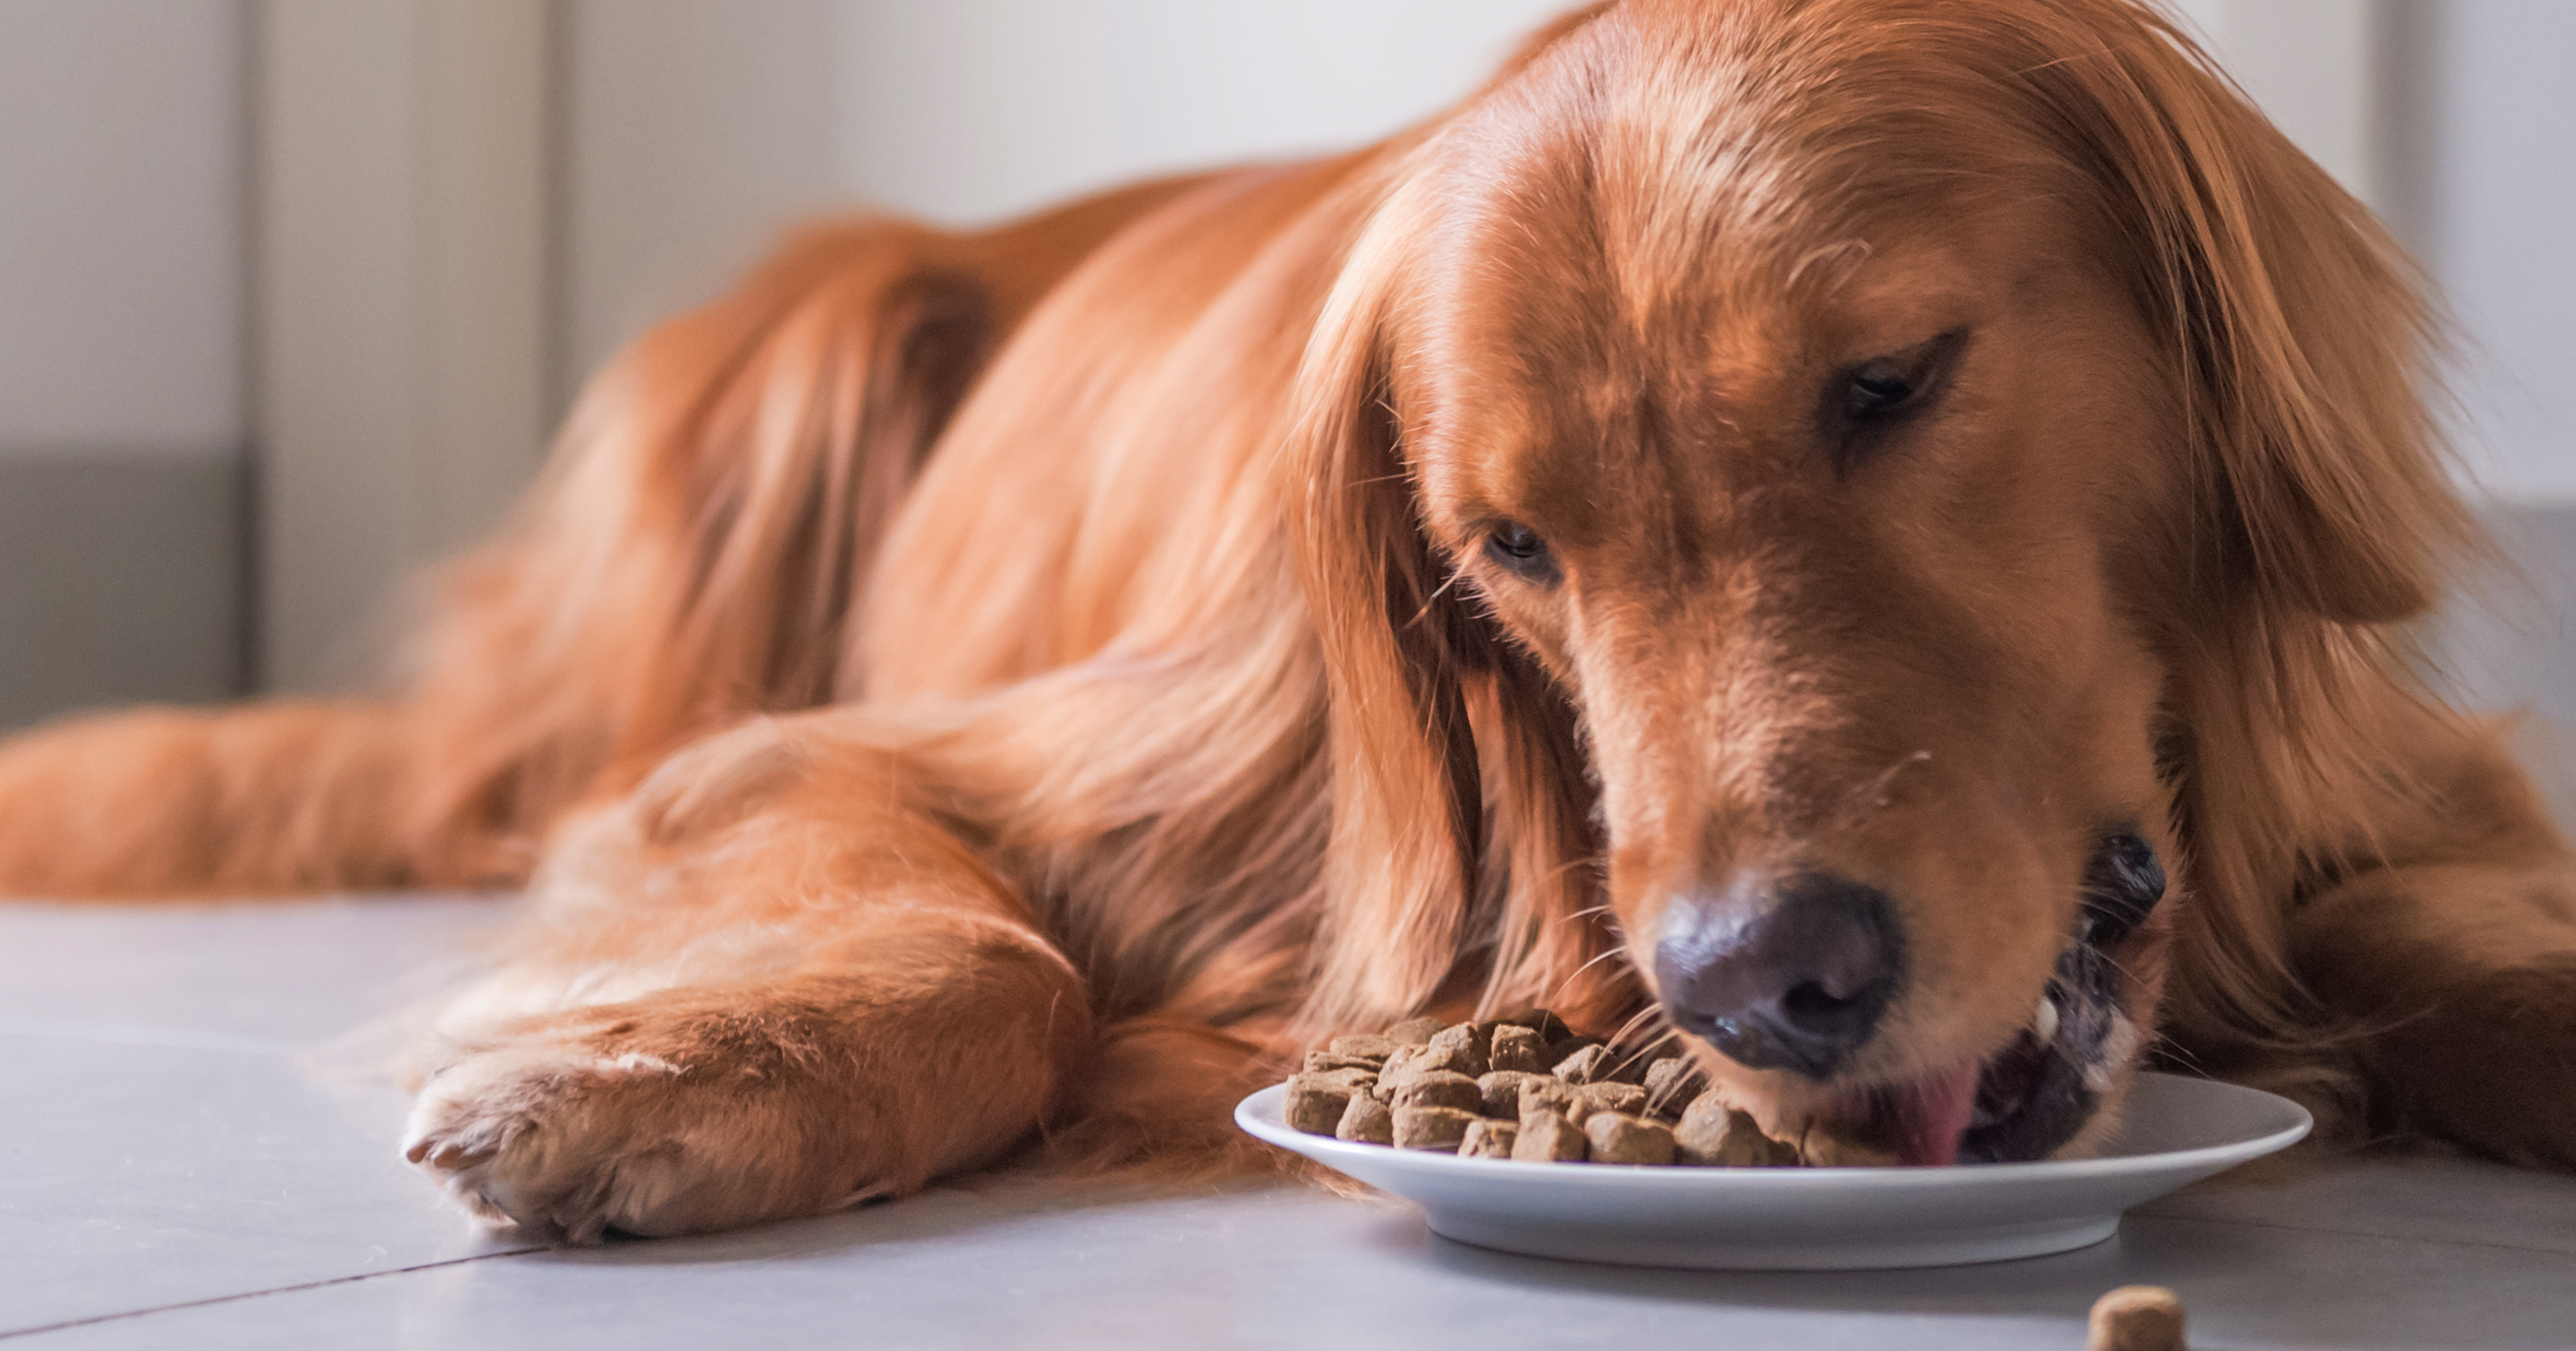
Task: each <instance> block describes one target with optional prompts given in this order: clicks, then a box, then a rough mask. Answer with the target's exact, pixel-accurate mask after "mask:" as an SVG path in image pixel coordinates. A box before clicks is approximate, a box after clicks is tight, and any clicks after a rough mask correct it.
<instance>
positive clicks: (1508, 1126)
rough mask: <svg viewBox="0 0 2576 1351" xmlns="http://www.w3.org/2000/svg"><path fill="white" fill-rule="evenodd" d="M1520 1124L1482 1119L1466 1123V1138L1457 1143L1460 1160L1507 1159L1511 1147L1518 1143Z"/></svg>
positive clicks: (1510, 1154)
mask: <svg viewBox="0 0 2576 1351" xmlns="http://www.w3.org/2000/svg"><path fill="white" fill-rule="evenodd" d="M1520 1135H1521V1124H1520V1123H1519V1122H1517V1121H1493V1120H1489V1119H1487V1118H1484V1117H1478V1118H1477V1119H1476V1120H1474V1121H1471V1122H1469V1123H1467V1134H1466V1137H1465V1138H1464V1139H1462V1140H1460V1141H1459V1142H1458V1157H1459V1158H1462V1159H1508V1158H1510V1157H1511V1156H1512V1146H1513V1145H1515V1144H1517V1143H1519V1142H1520Z"/></svg>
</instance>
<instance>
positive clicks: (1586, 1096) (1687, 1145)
mask: <svg viewBox="0 0 2576 1351" xmlns="http://www.w3.org/2000/svg"><path fill="white" fill-rule="evenodd" d="M1287 1117H1288V1124H1289V1125H1291V1126H1294V1127H1296V1128H1297V1129H1298V1130H1301V1131H1306V1132H1309V1133H1311V1134H1315V1135H1333V1136H1338V1137H1340V1138H1342V1139H1344V1140H1355V1141H1362V1142H1365V1143H1368V1144H1379V1145H1392V1146H1394V1147H1395V1148H1398V1149H1424V1150H1438V1151H1442V1152H1444V1153H1445V1152H1454V1153H1457V1154H1459V1155H1461V1156H1463V1157H1466V1158H1473V1159H1517V1160H1520V1161H1522V1162H1524V1163H1583V1162H1591V1163H1628V1164H1643V1165H1649V1166H1653V1165H1670V1164H1688V1165H1695V1166H1700V1167H1723V1168H1780V1167H1794V1166H1796V1165H1797V1164H1799V1163H1800V1162H1802V1160H1801V1159H1800V1157H1799V1153H1798V1150H1797V1147H1796V1146H1794V1145H1790V1144H1787V1143H1785V1142H1782V1141H1779V1140H1774V1139H1771V1138H1769V1137H1767V1136H1765V1135H1764V1134H1763V1133H1762V1129H1761V1127H1760V1126H1759V1125H1758V1124H1756V1123H1755V1122H1754V1120H1753V1118H1752V1117H1750V1116H1748V1115H1746V1114H1745V1113H1743V1112H1741V1111H1738V1110H1736V1109H1735V1108H1734V1107H1733V1106H1731V1105H1730V1104H1728V1103H1727V1102H1725V1101H1724V1100H1722V1099H1720V1098H1719V1097H1718V1096H1717V1095H1716V1094H1715V1093H1713V1092H1710V1091H1709V1090H1708V1085H1707V1083H1706V1081H1705V1080H1704V1079H1703V1078H1702V1077H1701V1075H1700V1073H1699V1069H1698V1067H1697V1066H1696V1065H1694V1064H1692V1063H1691V1061H1690V1059H1689V1058H1688V1057H1687V1056H1683V1055H1680V1054H1677V1053H1673V1052H1666V1053H1665V1054H1663V1055H1662V1056H1660V1057H1657V1058H1654V1059H1651V1060H1649V1059H1648V1058H1646V1057H1645V1056H1640V1055H1627V1054H1622V1053H1620V1052H1618V1051H1615V1050H1613V1049H1611V1048H1610V1047H1608V1046H1605V1045H1603V1044H1602V1043H1601V1042H1599V1041H1597V1040H1595V1039H1593V1038H1590V1037H1584V1036H1578V1035H1576V1034H1575V1032H1574V1030H1573V1029H1571V1028H1569V1027H1567V1026H1566V1025H1565V1023H1564V1021H1563V1020H1561V1019H1559V1018H1558V1017H1557V1016H1556V1015H1555V1014H1552V1013H1548V1012H1546V1011H1544V1010H1538V1011H1534V1012H1530V1013H1526V1014H1519V1015H1515V1016H1511V1017H1506V1018H1497V1019H1493V1020H1491V1021H1487V1022H1475V1023H1459V1024H1456V1025H1454V1026H1453V1025H1450V1024H1445V1023H1442V1022H1440V1021H1439V1020H1437V1019H1433V1018H1416V1019H1413V1020H1412V1021H1410V1022H1403V1023H1398V1024H1396V1025H1395V1026H1393V1027H1390V1028H1388V1029H1387V1030H1386V1031H1385V1032H1383V1033H1373V1034H1372V1033H1363V1034H1356V1035H1352V1036H1344V1037H1335V1038H1333V1040H1332V1043H1331V1044H1330V1045H1328V1046H1326V1047H1325V1048H1324V1049H1323V1050H1320V1051H1316V1052H1314V1053H1313V1054H1311V1055H1309V1056H1307V1058H1306V1067H1305V1070H1304V1071H1303V1072H1302V1073H1299V1074H1298V1075H1296V1076H1295V1077H1293V1078H1291V1079H1290V1080H1289V1081H1288V1104H1287ZM2123 1345H2124V1346H2125V1344H2123Z"/></svg>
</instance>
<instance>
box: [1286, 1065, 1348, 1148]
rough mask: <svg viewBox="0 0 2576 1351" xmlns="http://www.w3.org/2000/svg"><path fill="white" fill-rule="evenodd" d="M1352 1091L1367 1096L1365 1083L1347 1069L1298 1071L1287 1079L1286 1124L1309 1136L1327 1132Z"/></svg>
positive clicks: (1339, 1120) (1339, 1121)
mask: <svg viewBox="0 0 2576 1351" xmlns="http://www.w3.org/2000/svg"><path fill="white" fill-rule="evenodd" d="M1355 1093H1356V1094H1359V1095H1360V1096H1363V1097H1365V1096H1367V1093H1368V1085H1367V1084H1366V1083H1365V1082H1362V1081H1360V1080H1358V1079H1357V1078H1356V1077H1355V1076H1353V1075H1351V1074H1350V1072H1349V1071H1347V1070H1345V1071H1340V1072H1336V1073H1332V1074H1300V1075H1298V1076H1297V1077H1295V1078H1293V1079H1290V1080H1289V1081H1288V1106H1287V1112H1286V1115H1287V1117H1288V1124H1289V1125H1291V1126H1294V1127H1296V1128H1297V1129H1299V1130H1301V1131H1305V1132H1307V1133H1308V1134H1311V1135H1330V1134H1332V1133H1333V1128H1334V1127H1336V1126H1339V1125H1340V1124H1341V1121H1342V1113H1343V1112H1344V1111H1345V1110H1347V1109H1348V1108H1349V1107H1350V1105H1351V1095H1353V1094H1355Z"/></svg>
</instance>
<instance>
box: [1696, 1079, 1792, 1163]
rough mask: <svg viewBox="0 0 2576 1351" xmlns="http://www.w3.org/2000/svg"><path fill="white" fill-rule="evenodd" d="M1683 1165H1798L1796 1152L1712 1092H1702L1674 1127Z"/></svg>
mask: <svg viewBox="0 0 2576 1351" xmlns="http://www.w3.org/2000/svg"><path fill="white" fill-rule="evenodd" d="M1673 1143H1674V1145H1675V1146H1676V1148H1677V1150H1678V1151H1679V1153H1680V1155H1681V1160H1682V1162H1684V1163H1688V1164H1694V1165H1697V1166H1699V1167H1703V1168H1770V1167H1776V1166H1779V1165H1781V1164H1789V1163H1795V1162H1797V1157H1798V1155H1797V1151H1796V1150H1794V1149H1792V1148H1790V1147H1788V1146H1786V1145H1783V1144H1781V1143H1780V1142H1778V1141H1776V1140H1773V1139H1771V1138H1770V1137H1769V1136H1766V1135H1764V1134H1763V1133H1762V1127H1761V1126H1760V1125H1759V1124H1758V1123H1756V1122H1755V1121H1754V1119H1753V1118H1752V1117H1750V1116H1748V1115H1746V1114H1745V1113H1743V1112H1739V1111H1737V1110H1735V1109H1734V1108H1733V1107H1730V1106H1728V1105H1727V1104H1726V1102H1725V1101H1723V1100H1722V1099H1720V1098H1719V1097H1718V1096H1717V1095H1716V1094H1715V1093H1702V1094H1700V1095H1699V1097H1698V1098H1697V1099H1695V1100H1694V1101H1693V1102H1692V1103H1691V1105H1690V1107H1689V1108H1688V1109H1686V1110H1685V1111H1683V1113H1682V1119H1681V1124H1680V1125H1678V1126H1675V1127H1674V1128H1673Z"/></svg>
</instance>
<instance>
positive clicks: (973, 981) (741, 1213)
mask: <svg viewBox="0 0 2576 1351" xmlns="http://www.w3.org/2000/svg"><path fill="white" fill-rule="evenodd" d="M831 716H832V715H819V716H818V717H816V718H809V719H800V720H796V721H793V722H762V723H757V724H754V725H751V726H748V727H745V728H742V729H739V730H737V731H735V732H732V733H728V734H726V735H724V736H721V737H718V738H716V739H714V740H713V741H711V742H708V743H702V744H700V745H699V746H696V747H693V748H692V749H690V750H688V751H684V752H683V753H682V754H681V755H679V756H678V757H676V758H675V759H674V760H673V761H672V762H671V763H670V764H669V765H667V766H666V767H665V768H664V769H663V770H662V771H661V772H659V773H658V774H657V775H656V776H654V777H653V778H652V779H651V780H650V781H648V782H647V783H646V785H645V786H644V787H643V788H642V789H640V790H638V792H637V793H636V794H635V795H634V796H633V797H632V798H631V799H629V800H628V801H627V802H625V803H624V804H622V805H620V806H618V807H616V808H615V809H613V810H610V811H607V812H604V813H601V814H598V815H596V816H592V817H589V818H586V819H583V820H581V821H578V822H576V823H575V824H574V826H573V827H572V828H571V829H570V830H569V831H568V832H567V836H566V838H565V839H564V840H563V841H562V842H561V843H560V844H559V845H558V847H557V848H556V850H555V851H554V853H553V856H552V857H551V858H550V860H549V862H548V863H547V864H546V865H545V869H544V871H543V872H542V873H541V874H540V878H539V884H538V885H539V902H538V904H539V907H540V909H539V914H538V916H537V917H536V919H535V921H534V922H533V924H532V925H531V927H530V931H529V933H528V934H527V935H526V936H525V938H524V941H523V944H522V946H521V947H520V948H519V949H518V950H517V951H516V953H515V954H514V956H513V957H512V958H511V960H510V961H509V962H508V964H507V965H506V966H505V968H504V969H503V970H502V971H501V972H500V973H499V974H497V975H496V976H495V977H494V978H492V979H491V980H490V981H489V982H488V983H487V984H485V985H484V986H483V987H481V988H479V989H477V990H476V991H474V992H472V993H471V994H469V995H468V996H467V997H466V998H465V999H464V1000H463V1001H462V1002H461V1003H460V1004H459V1005H458V1006H457V1007H456V1008H455V1009H454V1010H453V1011H452V1012H451V1013H450V1015H449V1016H448V1017H447V1018H446V1019H445V1020H444V1022H443V1024H442V1037H441V1049H440V1050H439V1052H438V1053H437V1054H436V1055H435V1056H434V1057H433V1059H432V1061H431V1063H430V1064H429V1066H428V1067H427V1068H428V1070H429V1075H428V1079H427V1082H426V1084H425V1086H424V1087H423V1089H422V1091H421V1094H420V1098H419V1102H418V1104H417V1106H416V1108H415V1110H414V1112H413V1115H412V1123H411V1127H410V1130H409V1137H408V1139H407V1140H406V1141H405V1152H406V1153H407V1154H408V1156H409V1157H410V1158H411V1159H412V1160H413V1161H414V1162H416V1163H417V1164H419V1165H420V1166H421V1167H422V1168H424V1169H425V1170H427V1171H428V1172H429V1173H430V1174H431V1175H432V1176H434V1177H435V1178H436V1179H437V1180H439V1181H440V1182H441V1183H442V1184H443V1185H444V1186H445V1187H446V1188H447V1190H448V1191H449V1192H450V1193H452V1194H453V1195H455V1196H456V1197H457V1198H458V1199H460V1200H461V1201H463V1202H464V1203H465V1204H466V1205H467V1206H469V1207H470V1208H472V1209H473V1210H474V1211H476V1212H477V1213H478V1214H480V1215H482V1216H483V1217H485V1218H486V1219H487V1220H492V1221H496V1222H497V1221H503V1220H507V1221H514V1222H516V1223H517V1224H518V1225H519V1226H520V1228H521V1229H522V1230H523V1231H526V1232H528V1233H531V1234H534V1235H537V1236H542V1237H545V1238H548V1239H553V1240H557V1241H571V1242H585V1241H591V1240H595V1239H597V1238H598V1237H599V1236H600V1235H601V1234H602V1233H603V1232H605V1231H606V1230H608V1229H612V1228H613V1229H616V1230H620V1231H624V1232H629V1233H635V1234H648V1235H661V1234H678V1233H690V1232H701V1231H706V1230H714V1229H724V1228H730V1227H735V1226H740V1225H745V1224H752V1223H757V1222H760V1221H764V1220H772V1219H780V1218H785V1217H791V1216H799V1215H811V1214H816V1213H820V1212H824V1211H829V1210H832V1209H836V1208H838V1207H841V1206H844V1205H847V1204H849V1203H851V1202H853V1201H855V1200H859V1199H863V1198H867V1197H874V1196H894V1195H901V1194H903V1193H906V1192H910V1191H913V1190H916V1189H918V1188H919V1187H921V1186H922V1185H923V1184H924V1183H925V1182H926V1181H928V1180H929V1179H931V1178H934V1177H937V1176H940V1175H942V1174H946V1173H951V1172H955V1171H958V1170H961V1169H965V1168H970V1167H973V1166H976V1165H978V1164H982V1163H985V1162H988V1161H991V1160H992V1159H994V1158H996V1157H997V1156H998V1155H1000V1154H1001V1153H1002V1152H1004V1151H1005V1150H1007V1149H1008V1148H1010V1147H1011V1146H1012V1145H1013V1144H1014V1142H1016V1141H1018V1140H1020V1139H1022V1138H1023V1137H1026V1136H1028V1135H1029V1134H1030V1133H1031V1132H1032V1130H1034V1129H1036V1128H1037V1127H1039V1126H1040V1125H1041V1124H1043V1123H1045V1122H1047V1121H1048V1120H1049V1119H1050V1113H1051V1111H1052V1110H1053V1109H1054V1108H1056V1107H1057V1106H1059V1105H1061V1103H1062V1102H1063V1100H1064V1099H1065V1097H1066V1096H1067V1095H1068V1093H1069V1092H1070V1091H1071V1088H1072V1085H1071V1082H1070V1081H1071V1078H1072V1076H1073V1075H1074V1073H1075V1072H1076V1070H1077V1069H1078V1067H1079V1066H1080V1065H1081V1063H1082V1062H1083V1060H1084V1058H1085V1057H1086V1055H1087V1054H1088V1053H1089V1051H1090V1048H1091V1045H1092V1027H1091V1017H1090V1013H1089V1007H1088V1000H1087V991H1086V989H1085V986H1084V984H1083V982H1082V980H1081V979H1080V978H1079V977H1078V976H1077V974H1076V972H1075V971H1074V968H1073V967H1072V965H1071V964H1070V963H1069V962H1068V961H1067V960H1066V959H1065V957H1064V956H1063V955H1062V954H1060V953H1059V952H1058V951H1057V950H1056V949H1055V948H1054V946H1053V945H1052V944H1051V943H1050V942H1049V941H1048V939H1047V938H1046V937H1045V936H1044V935H1043V934H1042V933H1040V931H1039V929H1038V926H1037V924H1036V921H1035V919H1034V917H1033V916H1032V915H1031V913H1030V912H1029V910H1028V908H1027V907H1026V906H1025V905H1024V904H1023V903H1022V901H1021V900H1020V899H1019V898H1018V897H1017V896H1015V895H1014V894H1013V893H1012V890H1011V888H1010V887H1009V886H1008V885H1007V884H1006V883H1005V882H1004V881H1003V880H1002V879H1001V878H999V877H998V876H997V875H996V874H995V873H994V872H992V871H991V870H990V869H988V868H987V867H985V866H984V865H983V864H982V863H981V862H980V861H979V860H978V859H977V857H976V856H975V855H974V853H973V852H972V851H971V850H970V849H969V848H968V847H967V846H966V845H965V844H964V843H962V842H961V841H960V840H959V839H958V838H957V837H956V835H954V834H953V833H952V832H951V831H950V830H949V829H947V828H946V827H945V826H944V825H943V824H942V822H941V821H940V820H938V819H935V818H934V816H933V815H932V813H931V812H929V811H927V810H924V809H923V807H922V806H921V805H919V803H918V802H917V801H915V800H914V798H915V795H916V794H917V793H918V792H919V787H920V786H919V784H918V783H917V782H916V780H917V777H918V776H917V775H913V774H911V773H910V771H909V770H908V769H907V767H906V765H905V764H904V763H903V760H902V757H900V756H899V755H896V754H893V753H890V752H885V751H880V750H873V749H868V748H865V747H862V746H854V745H851V744H847V743H844V742H837V741H833V740H831V739H829V738H826V737H823V736H820V735H818V734H817V733H816V726H817V724H818V723H821V722H823V721H825V720H827V719H828V718H829V717H831Z"/></svg>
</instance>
